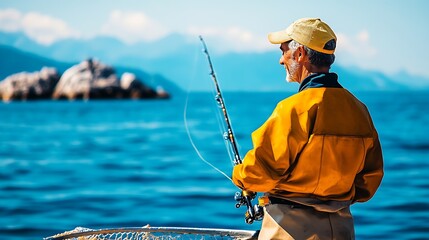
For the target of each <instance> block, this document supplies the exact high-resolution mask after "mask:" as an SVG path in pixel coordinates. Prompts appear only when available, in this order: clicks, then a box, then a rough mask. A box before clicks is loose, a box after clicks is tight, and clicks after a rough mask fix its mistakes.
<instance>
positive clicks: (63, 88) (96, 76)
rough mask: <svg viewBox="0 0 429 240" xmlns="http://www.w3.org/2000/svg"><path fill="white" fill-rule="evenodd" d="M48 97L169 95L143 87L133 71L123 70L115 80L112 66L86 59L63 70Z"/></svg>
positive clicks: (136, 97)
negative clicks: (50, 95)
mask: <svg viewBox="0 0 429 240" xmlns="http://www.w3.org/2000/svg"><path fill="white" fill-rule="evenodd" d="M52 98H54V99H86V100H87V99H122V98H134V99H140V98H169V94H168V93H166V92H160V91H155V90H153V89H152V88H150V87H148V86H146V85H145V84H143V82H141V81H140V80H139V79H137V78H136V76H135V75H134V74H133V73H124V74H122V76H121V79H119V78H118V76H117V74H116V72H115V69H114V68H112V67H110V66H107V65H104V64H102V63H101V62H99V61H95V60H93V59H88V60H85V61H83V62H81V63H79V64H78V65H75V66H73V67H71V68H69V69H67V70H66V71H65V72H64V74H63V75H62V76H61V79H60V80H59V82H58V84H57V86H56V88H55V91H54V93H53V95H52Z"/></svg>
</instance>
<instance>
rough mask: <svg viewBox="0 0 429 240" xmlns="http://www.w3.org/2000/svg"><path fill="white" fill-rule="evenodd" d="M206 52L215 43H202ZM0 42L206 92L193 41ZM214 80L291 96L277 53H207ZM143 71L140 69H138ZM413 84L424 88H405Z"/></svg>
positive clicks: (384, 85) (383, 86) (374, 74)
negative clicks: (153, 76) (92, 61)
mask: <svg viewBox="0 0 429 240" xmlns="http://www.w3.org/2000/svg"><path fill="white" fill-rule="evenodd" d="M206 42H207V43H208V47H209V50H211V48H210V47H211V45H210V43H213V42H215V39H210V38H209V39H206ZM0 43H1V44H4V45H8V46H13V47H17V48H19V49H21V50H24V51H28V52H31V53H35V54H38V55H40V56H44V57H46V58H48V59H53V60H56V61H59V62H79V61H82V60H83V59H86V58H89V57H92V58H96V59H98V60H100V61H102V62H105V63H106V64H109V65H113V66H122V67H127V68H132V69H140V70H142V69H144V72H150V73H152V74H156V75H158V76H164V77H165V78H166V79H169V80H170V81H172V82H173V83H172V84H176V85H177V86H178V87H180V88H182V89H188V88H191V89H192V90H210V89H211V88H212V86H211V85H210V81H211V80H210V76H209V75H208V73H209V69H208V63H207V59H206V58H205V54H203V53H202V51H201V49H202V46H201V43H200V42H199V40H198V38H197V37H195V38H189V37H188V36H184V35H180V34H174V35H169V36H167V37H165V38H163V39H160V40H158V41H154V42H138V43H135V44H125V43H123V42H121V41H119V40H117V39H115V38H112V37H105V36H100V37H97V38H93V39H86V40H85V39H66V40H62V41H59V42H56V43H54V44H52V45H50V46H44V45H40V44H37V43H35V42H33V41H31V40H30V39H29V38H28V37H26V36H25V35H24V34H20V33H0ZM210 53H211V59H212V62H213V66H214V68H215V71H216V75H217V77H218V80H219V82H220V84H221V87H222V89H223V90H227V91H228V90H230V91H236V90H241V91H279V90H285V91H296V89H297V88H298V86H297V85H296V84H285V80H284V79H285V70H284V68H283V67H282V66H280V65H279V64H278V60H279V57H280V56H279V52H278V51H274V52H264V53H227V54H221V53H217V52H216V51H213V52H210ZM142 71H143V70H142ZM332 71H334V72H337V73H338V74H339V76H340V79H339V81H340V83H341V84H342V85H343V86H345V87H346V88H348V89H350V90H351V91H360V90H399V89H417V88H426V89H427V88H429V79H425V81H419V80H422V77H420V76H411V75H410V74H407V73H405V72H401V73H400V74H398V75H397V76H393V77H392V76H387V75H386V74H383V73H381V72H378V71H368V70H362V69H359V68H354V67H344V66H342V65H341V62H340V60H337V62H336V63H334V65H333V67H332ZM403 79H413V80H416V82H427V84H421V85H413V84H408V81H407V85H405V84H404V82H405V81H403Z"/></svg>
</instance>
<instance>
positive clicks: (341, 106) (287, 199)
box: [233, 18, 383, 240]
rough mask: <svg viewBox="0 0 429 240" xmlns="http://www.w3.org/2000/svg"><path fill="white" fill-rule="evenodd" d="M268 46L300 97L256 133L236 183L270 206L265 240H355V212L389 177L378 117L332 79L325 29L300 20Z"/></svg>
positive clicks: (329, 34)
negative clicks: (373, 117) (276, 50)
mask: <svg viewBox="0 0 429 240" xmlns="http://www.w3.org/2000/svg"><path fill="white" fill-rule="evenodd" d="M268 39H269V41H270V42H271V43H273V44H280V50H281V52H282V55H281V57H280V64H281V65H283V66H284V67H285V69H286V75H287V77H286V79H287V81H288V82H297V83H299V84H300V85H299V91H298V93H296V94H294V95H292V96H290V97H288V98H286V99H284V100H282V101H281V102H279V103H278V105H277V107H276V108H275V109H274V111H273V113H272V115H271V116H270V117H269V118H268V120H267V121H266V122H265V123H264V124H263V125H262V126H261V127H260V128H259V129H257V130H256V131H255V132H253V134H252V140H253V149H251V150H250V151H249V152H248V153H247V154H246V156H245V158H244V160H243V164H240V165H237V166H235V167H234V170H233V182H234V184H236V185H237V186H238V187H240V188H242V189H244V190H247V191H254V192H265V196H266V197H267V198H268V199H269V202H268V204H267V205H266V206H265V208H264V212H265V216H264V219H263V222H262V229H261V231H260V234H259V239H264V240H267V239H354V238H355V236H354V225H353V218H352V215H351V213H350V205H351V204H353V203H355V202H365V201H368V200H369V199H370V198H371V197H372V196H373V195H374V194H375V192H376V190H377V188H378V187H379V185H380V182H381V179H382V177H383V157H382V151H381V146H380V142H379V139H378V134H377V131H376V129H375V127H374V125H373V122H372V120H371V116H370V114H369V112H368V110H367V108H366V106H365V105H364V104H363V103H362V102H360V101H359V100H358V99H357V98H356V97H355V96H353V95H352V94H351V93H350V92H349V91H347V90H346V89H344V88H343V87H342V86H341V85H340V83H339V82H338V76H337V74H335V73H332V72H329V69H330V66H331V64H332V63H333V62H334V60H335V56H334V51H335V47H336V41H337V38H336V36H335V33H334V32H333V31H332V29H331V28H330V27H329V26H328V25H327V24H326V23H324V22H323V21H321V20H320V19H317V18H305V19H299V20H297V21H295V22H294V23H292V24H291V25H290V26H289V27H288V28H287V29H285V30H282V31H278V32H273V33H270V34H269V35H268Z"/></svg>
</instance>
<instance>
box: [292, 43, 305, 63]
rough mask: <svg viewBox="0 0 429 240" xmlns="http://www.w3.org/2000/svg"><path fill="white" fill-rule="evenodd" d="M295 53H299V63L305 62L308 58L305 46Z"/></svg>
mask: <svg viewBox="0 0 429 240" xmlns="http://www.w3.org/2000/svg"><path fill="white" fill-rule="evenodd" d="M295 53H297V55H296V57H297V61H298V62H304V60H305V58H306V57H307V51H305V49H304V46H299V47H298V49H297V50H296V51H295Z"/></svg>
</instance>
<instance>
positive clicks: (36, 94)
mask: <svg viewBox="0 0 429 240" xmlns="http://www.w3.org/2000/svg"><path fill="white" fill-rule="evenodd" d="M59 78H60V77H59V75H58V73H57V71H56V70H55V68H47V67H44V68H42V69H41V70H40V71H39V72H33V73H27V72H22V73H17V74H13V75H11V76H9V77H7V78H6V79H4V80H3V81H1V82H0V97H1V99H2V100H3V101H11V100H39V99H50V98H51V96H52V92H53V90H54V88H55V86H56V84H57V82H58V80H59Z"/></svg>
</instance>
